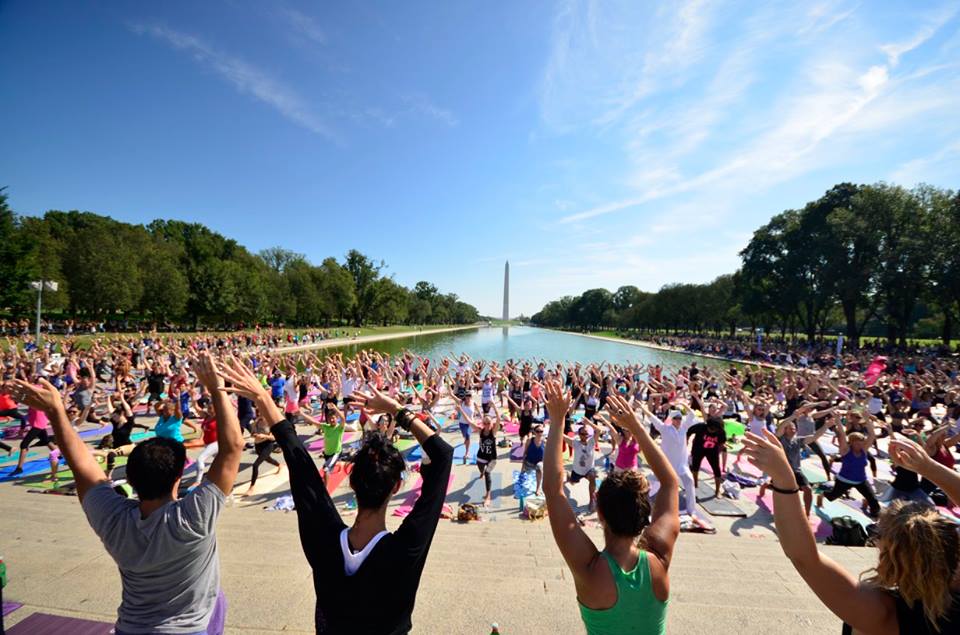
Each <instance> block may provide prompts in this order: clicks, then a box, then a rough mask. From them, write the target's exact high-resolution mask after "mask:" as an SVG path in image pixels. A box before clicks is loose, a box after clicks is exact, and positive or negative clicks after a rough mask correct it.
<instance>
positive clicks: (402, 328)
mask: <svg viewBox="0 0 960 635" xmlns="http://www.w3.org/2000/svg"><path fill="white" fill-rule="evenodd" d="M461 326H472V325H469V324H424V325H417V324H392V325H390V326H361V327H359V328H358V327H355V326H332V327H328V328H325V327H314V328H292V329H278V330H279V332H281V333H283V337H285V336H286V334H287V333H299V334H302V333H313V332H316V331H318V330H320V331H326V332H327V333H329V334H331V335H333V336H334V338H335V339H339V338H344V339H347V338H352V337H355V336H358V337H366V336H369V335H391V334H394V333H407V332H410V333H418V332H427V331H436V330H440V329H448V328H454V327H461ZM254 330H255V329H245V330H244V331H243V332H245V333H251V332H253V331H254ZM235 332H236V331H174V332H164V333H159V334H158V335H159V337H161V338H167V337H194V336H196V335H211V336H219V335H227V334H232V333H235ZM117 336H119V337H134V336H135V334H134V333H119V334H118V333H103V334H97V335H90V334H84V335H74V336H73V337H72V338H71V339H73V340H74V341H76V342H77V344H78V345H79V346H80V348H83V349H87V348H90V345H91V344H92V342H93V340H94V339H105V338H111V337H117ZM43 339H44V340H46V339H48V338H47V336H44V338H43ZM50 339H53V340H54V341H59V340H62V339H64V336H62V335H52V336H50ZM19 347H20V349H21V350H22V349H23V344H22V343H20V344H19Z"/></svg>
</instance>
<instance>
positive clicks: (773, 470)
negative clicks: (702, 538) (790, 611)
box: [743, 432, 960, 635]
mask: <svg viewBox="0 0 960 635" xmlns="http://www.w3.org/2000/svg"><path fill="white" fill-rule="evenodd" d="M889 449H890V458H891V459H892V461H893V463H894V465H896V466H898V467H903V468H905V469H908V470H912V471H914V472H916V473H918V474H920V475H922V476H923V477H925V478H928V479H930V480H931V481H933V482H934V483H936V484H937V485H938V486H939V487H940V488H941V489H942V490H943V491H944V492H945V493H946V494H947V496H948V497H949V498H950V500H951V501H952V502H953V503H954V504H957V503H960V474H957V473H956V472H954V471H953V470H950V469H948V468H946V467H944V466H943V465H940V464H938V463H937V462H936V461H934V460H933V459H932V458H931V457H930V456H929V455H928V454H927V453H926V451H924V449H923V448H922V447H921V446H920V445H918V444H917V443H915V442H913V441H911V440H909V439H895V440H892V441H891V442H890V448H889ZM743 452H744V453H745V454H746V456H747V458H748V460H749V461H750V462H751V463H753V464H754V465H756V466H757V467H759V468H760V469H762V470H763V471H764V472H766V473H767V474H769V475H770V479H771V480H770V484H769V486H768V487H769V488H770V489H772V490H773V492H774V496H773V503H774V505H773V517H774V523H775V524H776V528H777V534H778V535H779V538H780V546H781V547H782V548H783V552H784V554H785V555H786V556H787V557H788V558H789V559H790V561H791V563H792V564H793V566H794V568H795V569H796V570H797V572H798V573H799V574H800V576H801V577H802V578H803V579H804V581H805V582H806V583H807V586H809V587H810V589H811V590H812V591H813V592H814V593H815V594H816V595H817V597H819V598H820V601H821V602H823V603H824V604H825V605H826V607H827V608H828V609H830V611H832V612H833V614H834V615H836V616H837V617H839V618H840V619H841V620H843V621H844V623H845V628H844V632H850V630H848V629H851V630H852V632H854V633H868V634H870V635H898V634H903V635H906V634H910V635H915V634H919V635H933V634H934V633H941V634H943V635H945V634H947V633H956V632H957V630H958V626H960V578H958V576H957V573H958V567H960V534H958V532H957V529H956V525H955V524H954V523H953V521H951V520H948V519H947V518H946V517H944V516H942V515H941V514H940V513H939V512H938V511H937V509H936V508H935V507H930V506H928V505H925V504H923V503H917V502H911V503H904V502H903V501H895V502H894V503H892V504H891V505H890V506H889V507H888V508H886V509H885V510H884V511H883V513H882V514H881V516H880V521H879V523H878V525H877V526H878V530H879V534H878V537H879V540H878V542H877V545H878V547H879V554H878V558H877V566H876V568H875V569H873V570H872V574H871V575H870V576H869V577H867V578H863V579H858V577H857V576H854V575H853V574H851V573H850V572H848V571H847V570H845V569H844V568H843V567H841V566H840V565H839V564H837V563H836V562H834V561H833V560H831V559H830V558H829V557H827V556H826V555H824V554H822V553H821V552H820V551H818V550H817V543H816V539H815V538H814V535H813V532H812V531H811V530H810V525H809V523H807V519H806V518H805V516H804V510H803V505H802V503H801V502H800V498H799V497H798V496H797V494H798V493H799V492H800V488H799V487H798V486H797V482H796V479H795V478H794V474H793V469H792V468H791V467H790V463H789V461H788V459H787V456H786V453H785V452H784V450H783V447H782V446H781V445H780V442H779V441H778V440H777V438H776V437H775V436H774V435H773V434H772V433H770V432H765V433H764V435H763V436H762V437H761V436H757V435H754V434H750V433H747V434H746V436H745V438H744V449H743ZM847 625H849V626H847Z"/></svg>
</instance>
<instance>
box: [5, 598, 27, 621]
mask: <svg viewBox="0 0 960 635" xmlns="http://www.w3.org/2000/svg"><path fill="white" fill-rule="evenodd" d="M21 606H23V604H20V603H19V602H4V603H3V616H4V617H6V616H7V615H10V614H11V613H13V612H14V611H16V610H17V609H18V608H20V607H21Z"/></svg>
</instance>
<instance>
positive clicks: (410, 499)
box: [393, 472, 453, 518]
mask: <svg viewBox="0 0 960 635" xmlns="http://www.w3.org/2000/svg"><path fill="white" fill-rule="evenodd" d="M451 485H453V472H451V473H450V480H449V481H448V482H447V494H449V493H450V486H451ZM422 488H423V477H420V478H418V479H417V484H416V485H414V486H413V489H412V490H410V491H409V492H407V497H406V498H405V499H404V501H403V505H400V506H399V507H397V508H396V509H394V510H393V515H394V516H397V517H399V518H406V517H407V516H408V515H409V514H410V512H412V511H413V506H414V505H415V504H416V502H417V499H419V498H420V490H421V489H422Z"/></svg>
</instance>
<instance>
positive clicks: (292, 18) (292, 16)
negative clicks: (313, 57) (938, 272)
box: [280, 7, 327, 44]
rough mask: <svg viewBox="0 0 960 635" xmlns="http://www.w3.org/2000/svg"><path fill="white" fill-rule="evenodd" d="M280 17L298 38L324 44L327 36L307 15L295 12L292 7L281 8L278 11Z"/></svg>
mask: <svg viewBox="0 0 960 635" xmlns="http://www.w3.org/2000/svg"><path fill="white" fill-rule="evenodd" d="M280 16H282V17H283V19H284V20H286V22H287V24H289V25H290V26H291V27H292V28H293V29H294V31H295V32H296V34H297V35H298V36H301V37H304V38H306V39H307V40H309V41H311V42H314V43H316V44H325V43H326V41H327V36H326V34H325V33H324V32H323V29H322V28H320V25H319V24H317V22H316V20H314V19H313V18H311V17H310V16H309V15H307V14H305V13H303V12H301V11H297V10H296V9H294V8H292V7H282V8H281V9H280Z"/></svg>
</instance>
